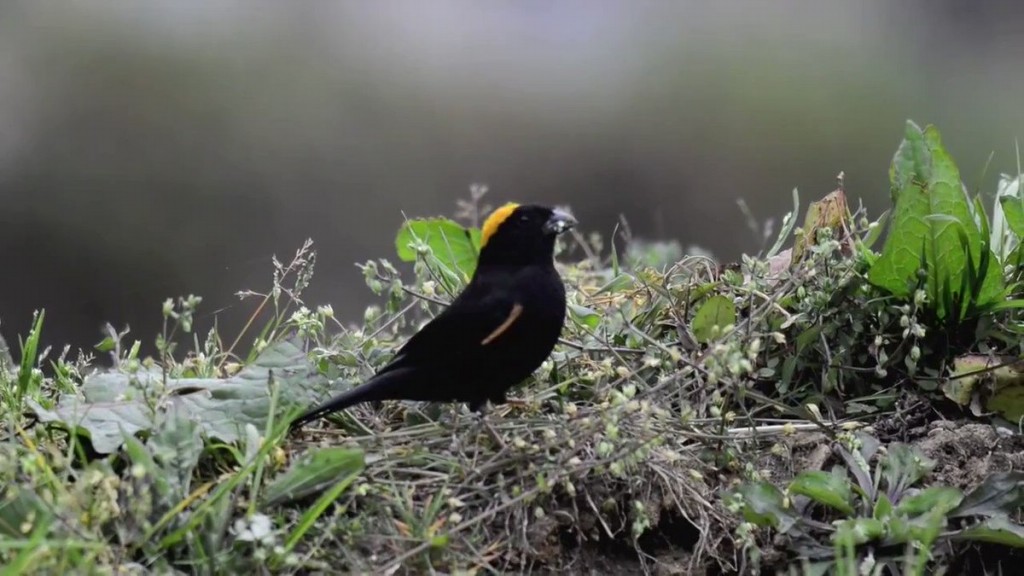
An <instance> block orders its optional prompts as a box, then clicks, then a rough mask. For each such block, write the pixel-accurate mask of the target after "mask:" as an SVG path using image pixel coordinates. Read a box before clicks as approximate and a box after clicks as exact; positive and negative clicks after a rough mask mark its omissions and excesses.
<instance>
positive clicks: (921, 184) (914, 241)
mask: <svg viewBox="0 0 1024 576" xmlns="http://www.w3.org/2000/svg"><path fill="white" fill-rule="evenodd" d="M890 180H891V185H892V197H893V201H894V202H895V208H894V210H893V218H892V223H891V230H890V232H889V236H888V238H886V242H885V246H884V247H883V249H882V255H881V256H880V257H879V258H878V259H877V260H876V261H875V262H874V264H873V265H872V266H871V269H870V270H869V271H868V279H869V280H870V281H871V283H873V284H875V285H876V286H879V287H881V288H884V289H886V290H888V291H889V292H891V293H893V294H894V295H896V296H900V297H904V298H906V297H908V296H909V295H910V291H911V289H912V288H913V286H914V285H916V283H917V271H918V269H919V268H920V267H921V265H922V262H923V263H924V266H925V268H926V270H927V273H928V275H927V283H926V287H927V290H928V295H929V301H930V302H932V304H933V306H935V307H936V312H937V314H938V316H939V318H945V317H946V316H947V315H948V314H950V313H951V312H953V310H951V308H954V307H957V304H958V303H959V302H962V301H964V300H966V299H969V298H971V299H973V300H974V302H975V304H976V305H977V306H985V305H987V304H990V303H992V302H995V301H996V300H997V299H998V298H999V295H1000V293H1001V291H1002V275H1001V273H1000V272H999V270H998V267H997V266H987V267H981V268H984V269H980V270H971V271H970V272H969V271H968V266H969V263H970V262H974V263H981V262H983V261H984V259H983V258H982V253H981V251H982V250H983V249H984V250H985V251H986V252H987V253H988V254H986V255H985V256H986V257H988V256H990V255H991V250H990V249H989V248H988V247H987V240H988V239H987V238H986V239H985V242H984V243H983V242H982V232H981V230H980V229H979V226H978V223H977V222H976V221H975V216H976V215H975V213H974V207H973V204H972V203H971V202H970V200H969V199H968V198H967V194H966V192H965V191H964V188H963V183H962V182H961V180H960V172H959V170H958V169H957V167H956V164H955V163H954V162H953V159H952V158H951V157H950V156H949V154H948V152H947V151H946V149H945V148H944V147H943V146H942V140H941V137H940V136H939V132H938V130H937V129H936V128H935V127H933V126H929V127H927V128H926V129H925V130H924V131H922V130H921V129H920V128H918V127H917V125H916V124H914V123H913V122H910V121H908V122H907V127H906V132H905V137H904V140H903V142H902V143H901V144H900V147H899V149H898V150H897V152H896V155H895V157H894V158H893V161H892V166H891V168H890ZM977 216H978V217H980V218H983V217H984V215H981V214H979V215H977ZM970 274H974V275H976V277H977V280H976V282H977V284H976V285H974V286H971V285H969V283H968V282H967V279H968V278H969V276H970ZM964 286H966V287H967V290H969V291H971V292H973V293H974V294H970V293H968V292H967V291H965V290H964V288H962V287H964ZM944 295H946V297H943V296H944ZM972 296H973V298H972ZM958 309H959V310H966V309H967V306H965V305H959V306H958Z"/></svg>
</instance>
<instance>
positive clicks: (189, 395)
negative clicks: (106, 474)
mask: <svg viewBox="0 0 1024 576" xmlns="http://www.w3.org/2000/svg"><path fill="white" fill-rule="evenodd" d="M271 374H273V380H274V382H275V384H276V385H277V386H278V391H279V392H278V393H279V400H278V403H279V404H280V405H282V406H288V405H294V404H302V405H309V404H312V403H313V402H314V401H315V400H316V398H317V397H318V396H319V395H318V394H315V391H317V390H321V389H323V388H324V387H325V385H326V379H325V378H324V377H323V376H321V375H320V374H319V372H318V371H317V369H316V367H315V366H313V364H312V363H311V362H310V361H309V359H308V358H307V356H306V353H305V352H304V351H303V349H302V348H301V346H300V343H299V342H298V341H295V340H286V341H282V342H278V343H276V344H273V345H271V346H269V347H267V349H265V350H264V351H263V352H262V353H260V355H259V357H257V358H256V360H255V361H254V362H253V363H252V364H250V365H249V366H246V367H245V368H243V369H242V370H241V371H240V372H239V373H238V374H236V375H235V376H232V377H231V378H226V379H214V378H171V379H168V380H167V383H166V385H164V380H163V376H162V374H161V373H160V372H157V371H152V372H139V373H136V374H125V373H123V372H101V373H97V374H93V375H90V376H88V377H87V378H86V379H85V381H84V382H83V383H82V387H81V389H80V390H79V393H78V394H64V395H62V396H61V397H60V398H59V399H58V401H57V405H56V407H55V408H54V409H53V410H48V409H46V408H44V407H42V406H41V405H39V404H38V403H36V402H33V401H31V400H30V401H29V402H30V404H31V406H32V408H33V409H34V410H35V412H36V414H37V415H38V416H39V419H40V420H41V421H43V422H53V423H57V424H60V425H62V426H64V427H65V428H67V429H70V430H75V431H76V432H79V433H83V434H85V435H86V436H88V437H89V439H90V440H91V441H92V445H93V448H95V449H96V451H97V452H100V453H104V454H106V453H110V452H113V451H114V450H116V449H117V448H118V447H119V446H121V444H122V443H123V442H124V434H130V435H134V434H136V433H138V432H146V433H152V432H153V431H154V430H156V429H157V428H158V426H159V425H160V423H161V422H163V421H165V415H167V414H170V413H174V412H175V411H180V414H181V417H185V418H190V419H192V420H194V421H195V422H198V423H199V426H200V427H201V430H202V433H203V434H204V435H206V436H208V437H214V438H219V439H220V440H223V441H225V442H234V441H236V440H238V439H239V438H241V437H242V436H243V435H244V429H245V425H246V424H253V425H254V426H256V427H257V428H258V429H260V430H262V429H263V428H264V427H265V425H266V420H267V417H268V414H269V411H270V405H271V404H270V386H269V384H270V377H271ZM175 418H177V417H175ZM189 434H191V433H190V432H189V431H188V430H185V429H180V430H177V431H174V432H173V433H171V431H170V430H167V429H165V430H164V434H161V435H158V438H164V439H163V440H160V443H161V444H163V443H164V442H170V443H175V444H177V446H178V447H177V448H174V450H177V449H179V448H180V449H183V450H184V449H186V448H184V446H185V444H183V443H182V442H184V441H185V439H186V438H187V437H188V436H189ZM183 456H184V455H183ZM175 457H177V456H175ZM192 457H193V455H188V456H186V458H187V459H188V460H191V459H192Z"/></svg>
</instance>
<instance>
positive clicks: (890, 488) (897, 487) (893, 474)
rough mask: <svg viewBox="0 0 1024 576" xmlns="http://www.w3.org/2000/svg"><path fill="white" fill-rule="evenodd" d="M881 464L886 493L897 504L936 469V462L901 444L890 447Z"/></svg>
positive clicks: (896, 443)
mask: <svg viewBox="0 0 1024 576" xmlns="http://www.w3.org/2000/svg"><path fill="white" fill-rule="evenodd" d="M881 464H882V478H883V479H884V480H885V489H886V492H887V493H888V494H889V496H890V497H892V499H893V500H895V501H897V502H899V501H901V500H902V495H903V494H904V492H906V491H907V489H908V488H910V487H911V486H913V485H914V484H917V482H919V481H920V480H921V479H922V478H924V477H925V476H926V475H927V474H928V473H929V472H930V471H931V470H932V469H933V468H934V467H935V462H934V461H932V460H931V459H929V458H928V457H927V456H925V455H923V454H921V453H920V452H918V451H917V450H915V449H914V448H913V447H912V446H910V445H908V444H903V443H901V442H894V443H893V444H891V445H890V446H889V448H888V451H887V453H886V455H885V457H884V458H883V459H882V463H881Z"/></svg>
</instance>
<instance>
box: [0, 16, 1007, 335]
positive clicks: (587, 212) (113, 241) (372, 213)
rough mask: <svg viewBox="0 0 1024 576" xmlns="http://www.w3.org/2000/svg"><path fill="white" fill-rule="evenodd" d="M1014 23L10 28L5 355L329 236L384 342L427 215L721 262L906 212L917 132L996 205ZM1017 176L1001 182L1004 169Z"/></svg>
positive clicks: (349, 304)
mask: <svg viewBox="0 0 1024 576" xmlns="http://www.w3.org/2000/svg"><path fill="white" fill-rule="evenodd" d="M1022 24H1024V8H1022V7H1021V4H1020V3H1018V2H1013V1H1009V0H1007V1H992V2H985V1H977V2H971V1H968V0H938V1H927V0H915V1H906V2H899V3H896V2H885V1H881V0H878V1H872V2H840V1H825V2H822V1H818V2H814V1H795V0H773V1H772V2H753V1H740V0H735V1H716V2H701V1H692V2H682V1H680V2H656V1H650V2H647V1H638V0H622V1H611V0H577V1H564V2H562V1H552V0H549V1H540V0H524V1H496V2H472V1H470V0H466V1H454V0H452V1H448V0H443V1H431V2H423V1H416V0H402V1H389V2H317V1H290V2H279V1H271V0H260V1H256V0H247V1H241V0H238V1H228V0H221V1H217V2H209V1H201V0H151V1H148V2H128V1H126V0H125V1H101V0H83V1H78V2H62V3H42V2H31V1H23V2H5V3H3V4H2V5H0V254H2V256H3V271H2V273H0V278H2V280H0V332H2V333H3V334H5V335H7V337H8V338H9V339H11V338H12V337H13V336H14V335H15V334H19V333H24V332H25V331H26V330H27V328H28V324H29V320H30V318H31V314H32V310H33V309H36V308H41V307H45V308H46V309H47V328H46V330H45V331H44V340H45V341H47V342H49V343H65V342H70V343H73V344H75V345H91V344H92V343H95V342H97V341H98V340H99V339H100V335H99V328H100V326H101V325H102V323H103V322H104V321H111V322H113V323H114V324H115V326H118V327H120V326H123V325H124V324H126V323H127V324H130V325H131V326H132V336H131V337H134V338H141V339H143V340H144V341H145V342H146V343H147V344H149V343H151V342H152V338H153V336H154V335H155V334H156V332H157V331H158V329H159V325H160V322H161V317H160V304H161V302H162V301H163V300H164V299H165V298H166V297H169V296H175V295H179V294H188V293H196V294H201V295H203V296H204V298H205V301H204V305H203V307H202V308H201V311H205V312H206V313H207V314H206V315H205V316H204V317H203V318H202V319H201V320H200V321H199V328H200V331H201V332H205V330H206V329H207V328H208V327H209V326H210V325H211V323H212V320H213V317H212V312H213V311H215V310H222V313H221V316H220V320H219V321H220V323H221V327H222V328H223V329H225V330H229V331H228V332H227V333H228V334H232V333H233V332H232V331H231V330H232V329H233V327H234V328H235V329H237V326H238V323H239V321H240V320H241V319H242V318H244V316H245V315H246V314H247V313H248V312H249V310H250V307H249V306H248V305H242V304H239V302H238V299H237V298H236V297H235V296H234V293H235V291H237V290H240V289H261V288H265V287H266V286H267V284H268V282H269V278H270V274H271V271H272V269H271V266H270V256H271V255H272V254H274V253H276V254H278V255H279V256H280V257H281V258H282V259H287V258H289V257H290V256H291V254H292V253H293V252H294V250H295V249H296V248H298V247H299V245H300V244H301V242H302V241H303V240H304V239H305V238H307V237H312V238H313V239H314V240H315V241H316V243H317V248H318V252H319V261H318V265H317V274H316V276H315V277H314V283H313V286H312V288H311V289H310V291H309V292H308V293H307V296H308V301H309V302H310V303H311V304H321V303H331V304H332V305H333V306H334V308H335V310H336V311H337V313H338V314H339V316H341V317H343V318H350V319H357V318H359V317H360V315H361V310H362V308H363V307H364V306H365V305H366V304H368V303H370V302H372V301H373V299H374V298H373V296H372V295H371V294H370V293H369V291H368V290H367V289H366V288H365V285H364V284H363V281H362V278H361V275H360V273H359V271H358V270H357V269H356V268H355V267H354V266H353V263H355V262H361V261H364V260H366V259H368V258H376V257H382V256H383V257H391V258H393V255H394V250H393V239H394V235H395V232H396V230H397V227H398V226H399V224H400V222H401V221H402V213H403V212H404V213H405V214H407V215H409V216H420V215H433V214H451V213H452V211H453V210H454V206H455V200H456V199H457V198H462V197H465V196H466V195H467V191H468V188H469V186H470V184H472V183H477V182H479V183H486V184H487V185H489V187H490V190H491V192H490V194H489V195H488V197H487V199H488V200H489V201H491V202H494V203H497V202H503V201H506V200H511V199H514V200H520V201H539V202H545V203H552V204H568V205H570V206H572V208H573V210H574V212H575V213H576V215H577V216H578V217H579V218H580V220H581V222H582V228H583V230H585V231H598V232H601V233H603V234H605V235H606V236H607V235H608V234H610V233H611V231H612V229H613V227H614V225H615V223H616V221H617V220H618V217H619V216H620V215H623V216H624V217H625V218H626V219H627V220H628V222H629V223H630V225H631V227H632V229H633V231H634V233H635V234H636V235H638V236H641V237H643V238H647V239H676V240H679V241H680V242H682V243H683V244H684V245H691V244H697V245H700V246H702V247H704V248H707V249H710V250H711V251H712V252H713V253H714V254H715V255H716V256H718V257H719V258H720V259H723V260H730V259H735V258H736V257H738V255H739V254H740V253H741V252H744V251H746V252H750V253H753V252H757V251H758V250H759V249H760V248H761V244H760V241H759V239H758V238H757V237H755V236H754V235H753V234H751V233H750V232H749V231H748V229H747V228H746V227H745V225H744V224H743V222H744V221H743V218H742V216H741V214H740V212H739V210H738V209H737V207H736V200H737V199H738V198H743V199H745V200H746V201H747V203H748V204H749V205H750V206H751V208H752V209H753V212H754V213H755V215H756V216H757V217H758V218H761V219H764V218H768V217H775V218H776V219H777V218H778V217H779V216H781V215H782V214H783V213H785V211H786V210H788V209H789V207H790V192H791V190H792V189H793V188H794V187H798V188H799V189H800V191H801V197H802V198H803V200H804V202H805V203H806V202H807V201H810V200H814V199H816V198H818V197H820V196H821V195H823V194H825V193H827V192H829V191H830V190H832V189H833V188H834V183H835V175H836V174H837V173H838V172H839V171H840V170H843V171H845V173H846V182H847V193H848V195H849V196H850V198H851V201H852V202H856V201H857V199H863V201H864V202H865V204H866V205H867V206H868V207H869V209H870V210H871V213H872V214H875V215H877V214H878V213H879V212H881V211H882V210H884V209H885V208H887V207H888V206H887V202H888V201H887V198H888V190H887V182H886V178H887V176H886V171H887V167H888V162H889V159H890V157H891V155H892V152H893V151H894V149H895V147H896V145H897V144H898V142H899V140H900V138H901V135H902V130H903V122H904V120H905V119H906V118H913V119H915V120H916V121H918V122H919V123H921V124H922V125H923V124H925V123H934V124H936V125H938V127H939V128H940V129H941V130H942V133H943V135H944V139H945V142H946V144H947V146H948V147H949V149H950V151H951V152H952V153H953V154H954V156H955V158H956V159H957V161H958V163H959V165H960V168H961V170H962V172H963V176H964V179H965V180H966V181H967V183H968V186H969V187H971V189H972V190H975V189H980V190H983V191H985V192H986V193H989V194H991V192H992V190H993V188H994V184H995V182H996V179H997V177H998V175H999V173H1000V172H1015V171H1016V170H1017V161H1016V153H1015V149H1014V142H1015V138H1018V137H1020V136H1022V135H1024V106H1022V104H1024V99H1022V96H1024V75H1022V74H1021V73H1020V70H1021V65H1020V62H1022V61H1024V34H1021V33H1020V30H1022V29H1024V28H1022ZM991 153H994V154H995V156H994V159H993V162H992V165H991V166H990V168H989V170H988V171H987V174H986V175H985V177H984V179H982V177H981V175H982V170H983V168H984V166H985V163H986V159H987V158H988V156H989V154H991Z"/></svg>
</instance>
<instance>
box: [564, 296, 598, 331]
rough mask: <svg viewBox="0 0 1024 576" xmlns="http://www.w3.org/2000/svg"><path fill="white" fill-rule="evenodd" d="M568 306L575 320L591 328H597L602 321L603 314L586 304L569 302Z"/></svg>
mask: <svg viewBox="0 0 1024 576" xmlns="http://www.w3.org/2000/svg"><path fill="white" fill-rule="evenodd" d="M568 308H569V314H570V315H571V316H572V319H573V321H574V322H576V323H578V324H582V325H584V326H586V327H587V328H590V329H591V330H593V329H595V328H597V326H598V324H600V323H601V315H600V314H598V313H597V312H596V311H594V310H592V309H590V308H587V307H586V306H580V305H578V304H572V303H569V305H568Z"/></svg>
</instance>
